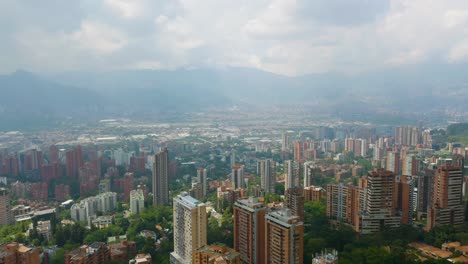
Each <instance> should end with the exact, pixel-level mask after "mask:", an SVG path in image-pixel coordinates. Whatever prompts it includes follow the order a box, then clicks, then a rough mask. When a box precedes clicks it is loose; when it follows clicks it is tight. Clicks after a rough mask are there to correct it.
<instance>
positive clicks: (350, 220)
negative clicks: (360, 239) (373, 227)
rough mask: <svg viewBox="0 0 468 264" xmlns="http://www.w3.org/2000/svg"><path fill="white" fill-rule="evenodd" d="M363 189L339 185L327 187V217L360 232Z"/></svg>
mask: <svg viewBox="0 0 468 264" xmlns="http://www.w3.org/2000/svg"><path fill="white" fill-rule="evenodd" d="M361 192H363V190H362V189H360V188H358V187H356V186H352V185H344V184H342V183H339V184H328V185H327V192H326V195H327V217H328V218H330V219H332V220H336V221H338V222H343V223H347V224H349V225H351V226H352V227H353V228H354V229H355V230H358V225H359V212H360V211H361V210H363V205H362V202H363V201H362V200H363V197H362V195H361Z"/></svg>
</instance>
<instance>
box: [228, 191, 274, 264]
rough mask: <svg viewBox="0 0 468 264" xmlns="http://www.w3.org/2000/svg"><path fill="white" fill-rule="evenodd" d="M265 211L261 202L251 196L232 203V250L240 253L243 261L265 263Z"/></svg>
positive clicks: (250, 263) (256, 263)
mask: <svg viewBox="0 0 468 264" xmlns="http://www.w3.org/2000/svg"><path fill="white" fill-rule="evenodd" d="M266 212H267V208H266V207H265V206H264V205H263V203H261V202H259V201H258V199H256V198H253V197H250V198H249V199H243V200H237V201H236V202H235V203H234V250H236V251H237V252H239V253H240V255H241V256H240V257H241V259H242V261H244V262H245V263H249V264H261V263H266V262H265V261H266V259H265V257H266V256H265V213H266Z"/></svg>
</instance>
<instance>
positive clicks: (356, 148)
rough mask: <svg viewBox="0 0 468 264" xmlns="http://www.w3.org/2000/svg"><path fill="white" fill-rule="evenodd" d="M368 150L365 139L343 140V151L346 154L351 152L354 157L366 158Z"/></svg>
mask: <svg viewBox="0 0 468 264" xmlns="http://www.w3.org/2000/svg"><path fill="white" fill-rule="evenodd" d="M368 149H369V145H368V144H367V140H365V139H360V138H359V139H353V138H346V139H345V151H346V152H353V153H354V155H355V156H362V157H365V156H367V151H368Z"/></svg>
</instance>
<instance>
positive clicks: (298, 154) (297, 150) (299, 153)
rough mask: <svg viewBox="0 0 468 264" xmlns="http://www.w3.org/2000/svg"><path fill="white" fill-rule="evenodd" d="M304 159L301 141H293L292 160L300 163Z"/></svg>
mask: <svg viewBox="0 0 468 264" xmlns="http://www.w3.org/2000/svg"><path fill="white" fill-rule="evenodd" d="M303 157H304V145H303V144H302V142H301V141H294V160H297V161H300V160H302V159H303Z"/></svg>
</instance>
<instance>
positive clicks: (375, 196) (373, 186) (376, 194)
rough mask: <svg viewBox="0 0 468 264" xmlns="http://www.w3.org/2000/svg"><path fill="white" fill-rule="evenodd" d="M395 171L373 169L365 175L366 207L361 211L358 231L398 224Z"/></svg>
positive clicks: (363, 232) (369, 231) (364, 232)
mask: <svg viewBox="0 0 468 264" xmlns="http://www.w3.org/2000/svg"><path fill="white" fill-rule="evenodd" d="M394 196H395V173H393V172H391V171H386V170H383V169H375V170H374V171H372V172H369V174H368V175H367V192H366V194H365V202H366V205H365V206H366V208H365V210H362V211H361V215H360V226H359V231H360V232H361V233H362V234H369V233H375V232H379V231H381V230H382V229H383V228H384V227H387V228H395V227H399V226H400V219H401V218H400V217H399V216H396V214H395V206H394V201H395V197H394Z"/></svg>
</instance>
